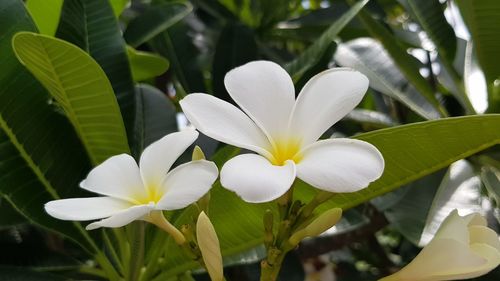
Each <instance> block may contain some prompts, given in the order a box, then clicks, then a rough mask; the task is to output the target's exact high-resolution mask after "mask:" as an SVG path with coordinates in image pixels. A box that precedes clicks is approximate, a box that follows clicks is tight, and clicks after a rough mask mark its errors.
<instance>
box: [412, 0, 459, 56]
mask: <svg viewBox="0 0 500 281" xmlns="http://www.w3.org/2000/svg"><path fill="white" fill-rule="evenodd" d="M406 1H407V3H408V5H407V7H409V8H410V11H411V13H412V15H413V16H414V18H415V19H416V20H417V22H418V23H419V24H420V26H422V28H423V30H424V31H425V32H426V33H427V34H428V35H429V37H430V39H431V40H432V42H434V44H435V45H436V48H437V50H438V52H439V54H440V55H441V56H442V57H443V58H444V59H446V60H448V61H449V62H450V63H452V62H453V60H454V58H455V53H456V51H457V39H456V37H455V32H454V31H453V28H452V27H451V25H450V24H449V23H448V22H447V21H446V18H445V17H444V10H443V7H442V4H441V3H440V2H439V0H406Z"/></svg>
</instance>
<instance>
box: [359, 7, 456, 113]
mask: <svg viewBox="0 0 500 281" xmlns="http://www.w3.org/2000/svg"><path fill="white" fill-rule="evenodd" d="M358 17H359V19H360V20H361V22H362V23H363V24H364V26H365V28H366V29H367V30H368V32H369V33H370V34H371V35H372V37H373V38H375V39H377V40H379V41H380V43H381V44H382V46H384V48H385V50H386V51H387V53H388V54H389V55H390V56H391V57H392V59H393V61H394V63H395V64H396V65H397V67H398V68H399V70H400V71H401V72H402V73H403V74H404V76H405V77H406V79H408V81H410V82H411V84H412V85H413V86H414V87H415V89H416V90H417V91H418V93H420V94H421V95H423V96H424V97H425V98H426V99H427V101H428V102H429V103H431V104H432V105H433V106H434V107H435V108H436V109H437V110H439V111H440V112H441V115H446V113H445V111H444V109H443V108H442V107H441V105H440V104H439V102H438V101H437V99H436V97H435V96H434V90H433V89H432V87H431V86H430V84H429V83H428V82H427V80H425V78H424V77H422V75H421V74H420V72H419V67H418V64H417V61H416V60H415V58H413V57H412V56H411V55H410V54H408V52H407V51H406V49H405V48H404V47H403V46H402V45H401V43H400V42H399V41H398V40H397V38H396V37H395V36H394V35H393V34H392V33H391V32H390V31H389V30H388V29H387V28H386V27H385V26H384V25H382V23H380V22H378V21H377V20H375V19H374V18H373V17H372V16H371V15H370V14H369V13H368V12H367V11H364V10H362V11H360V12H359V13H358Z"/></svg>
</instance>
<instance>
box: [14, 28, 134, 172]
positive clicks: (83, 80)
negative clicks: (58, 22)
mask: <svg viewBox="0 0 500 281" xmlns="http://www.w3.org/2000/svg"><path fill="white" fill-rule="evenodd" d="M12 45H13V48H14V51H15V53H16V56H17V58H18V59H19V61H20V62H21V63H22V64H24V65H25V66H26V68H28V70H30V72H31V73H33V75H34V76H35V77H36V78H37V79H38V80H39V81H40V82H41V83H42V84H43V85H44V86H45V88H46V89H47V90H48V91H49V92H50V94H51V95H52V97H53V98H54V99H55V100H56V102H57V103H58V104H59V105H60V106H61V107H62V108H63V110H64V111H65V113H66V116H67V117H68V119H69V120H70V121H71V123H72V124H73V126H74V127H75V129H76V132H77V133H78V135H79V137H80V139H81V140H82V142H83V144H84V146H85V148H86V150H87V153H88V155H89V157H90V159H91V161H92V163H93V164H99V163H101V162H102V161H104V160H106V159H107V158H109V157H110V156H113V155H116V154H120V153H129V148H128V144H127V136H126V132H125V127H124V125H123V121H122V118H121V115H120V109H119V108H118V104H117V102H116V99H115V96H114V94H113V89H112V88H111V85H110V83H109V81H108V79H107V77H106V75H105V74H104V71H103V70H102V69H101V68H100V67H99V65H98V64H97V63H96V62H95V61H94V60H93V59H92V58H91V57H90V56H89V55H88V54H87V53H85V52H84V51H82V50H81V49H79V48H78V47H76V46H74V45H72V44H70V43H68V42H65V41H62V40H60V39H55V38H51V37H48V36H45V35H39V34H36V33H30V32H20V33H18V34H16V35H15V36H14V38H13V39H12ZM75 77H76V78H78V79H75Z"/></svg>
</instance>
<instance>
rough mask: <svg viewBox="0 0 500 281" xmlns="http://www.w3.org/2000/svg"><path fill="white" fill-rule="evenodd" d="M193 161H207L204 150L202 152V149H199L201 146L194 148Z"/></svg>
mask: <svg viewBox="0 0 500 281" xmlns="http://www.w3.org/2000/svg"><path fill="white" fill-rule="evenodd" d="M191 159H192V160H193V161H196V160H205V159H206V158H205V153H203V150H201V147H199V146H195V147H194V149H193V154H192V156H191Z"/></svg>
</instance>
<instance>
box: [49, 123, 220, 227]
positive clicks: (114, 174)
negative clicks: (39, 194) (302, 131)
mask: <svg viewBox="0 0 500 281" xmlns="http://www.w3.org/2000/svg"><path fill="white" fill-rule="evenodd" d="M197 137H198V132H196V131H194V130H189V131H184V132H178V133H173V134H169V135H167V136H165V137H163V138H162V139H160V140H158V141H156V142H154V143H152V144H151V145H150V146H148V147H147V148H146V149H145V150H144V152H143V153H142V155H141V159H140V163H139V167H138V166H137V163H136V162H135V160H134V158H132V157H131V156H130V155H127V154H121V155H117V156H113V157H111V158H109V159H107V160H106V161H104V162H103V163H101V164H100V165H99V166H97V167H95V168H94V169H92V171H90V173H89V174H88V176H87V178H86V179H85V180H83V181H82V182H81V183H80V186H81V187H82V188H83V189H86V190H88V191H92V192H95V193H99V194H102V195H105V196H103V197H90V198H72V199H61V200H55V201H50V202H48V203H47V204H46V205H45V210H46V211H47V213H49V214H50V215H51V216H53V217H55V218H58V219H62V220H73V221H86V220H96V219H102V220H100V221H97V222H94V223H91V224H89V225H88V226H87V227H86V228H87V229H88V230H91V229H96V228H99V227H120V226H123V225H126V224H128V223H130V222H132V221H134V220H140V219H143V220H146V221H150V222H153V223H156V224H159V225H160V227H162V226H164V225H165V223H166V222H164V221H162V219H163V215H161V210H175V209H181V208H184V207H186V206H188V205H189V204H191V203H193V202H195V201H196V200H198V199H199V198H200V197H202V196H203V195H204V194H205V193H207V191H208V190H209V189H210V188H211V186H212V184H213V182H214V181H215V180H216V179H217V175H218V169H217V166H216V165H215V164H214V163H213V162H209V161H206V160H197V161H191V162H188V163H185V164H182V165H179V166H178V167H176V168H175V169H173V170H171V171H169V170H170V168H171V167H172V164H174V162H175V161H176V160H177V158H178V157H179V156H180V155H181V154H182V153H183V152H184V151H185V150H186V149H187V148H188V147H189V146H190V145H191V144H192V143H193V142H194V141H195V140H196V138H197ZM154 211H160V212H156V213H155V215H151V214H152V213H154Z"/></svg>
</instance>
